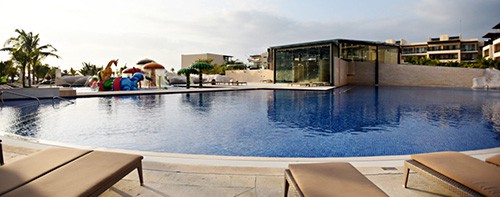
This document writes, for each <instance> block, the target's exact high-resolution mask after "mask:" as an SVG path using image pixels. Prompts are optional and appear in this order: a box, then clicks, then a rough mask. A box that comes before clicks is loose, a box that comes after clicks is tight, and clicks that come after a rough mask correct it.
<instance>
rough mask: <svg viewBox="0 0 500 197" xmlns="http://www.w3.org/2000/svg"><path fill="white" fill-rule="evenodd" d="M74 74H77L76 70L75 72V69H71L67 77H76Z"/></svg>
mask: <svg viewBox="0 0 500 197" xmlns="http://www.w3.org/2000/svg"><path fill="white" fill-rule="evenodd" d="M76 74H77V73H76V70H75V69H73V67H71V68H70V69H69V75H71V76H76Z"/></svg>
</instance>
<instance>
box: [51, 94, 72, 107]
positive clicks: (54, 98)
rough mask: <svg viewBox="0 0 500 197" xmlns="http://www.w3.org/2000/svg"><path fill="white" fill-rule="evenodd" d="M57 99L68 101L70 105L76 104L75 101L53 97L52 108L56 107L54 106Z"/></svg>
mask: <svg viewBox="0 0 500 197" xmlns="http://www.w3.org/2000/svg"><path fill="white" fill-rule="evenodd" d="M56 99H59V100H63V101H68V102H69V103H71V104H75V102H74V101H71V100H68V99H65V98H63V97H60V96H54V97H52V106H54V104H55V100H56Z"/></svg>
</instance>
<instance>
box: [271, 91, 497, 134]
mask: <svg viewBox="0 0 500 197" xmlns="http://www.w3.org/2000/svg"><path fill="white" fill-rule="evenodd" d="M381 88H383V91H382V90H380V88H378V87H363V86H356V87H342V88H338V89H335V90H333V91H329V92H326V93H318V92H315V93H312V94H311V92H307V91H274V92H273V96H272V97H271V98H270V99H269V101H268V103H269V105H268V106H269V108H268V117H269V120H270V121H273V122H276V123H279V124H284V125H286V126H288V127H291V128H304V129H305V131H307V132H309V133H308V134H309V135H329V134H332V133H339V132H351V133H357V132H370V131H390V129H388V128H391V127H399V126H400V122H401V119H402V118H418V119H423V120H425V121H427V122H428V123H430V124H432V125H434V126H437V127H452V128H459V127H462V126H464V125H467V124H469V123H470V122H474V123H480V122H482V121H485V122H487V123H489V124H491V126H492V127H493V130H494V131H497V132H499V125H500V120H499V119H500V115H498V114H500V99H499V100H496V99H494V98H493V99H484V98H485V96H487V95H485V94H488V92H478V93H476V94H463V92H462V90H455V89H445V90H443V89H436V88H414V89H419V90H418V94H414V93H415V92H416V91H415V90H412V88H408V87H404V88H403V87H381ZM415 124H418V122H415ZM415 126H418V125H415Z"/></svg>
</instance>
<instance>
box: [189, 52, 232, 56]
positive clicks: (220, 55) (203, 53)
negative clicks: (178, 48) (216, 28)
mask: <svg viewBox="0 0 500 197" xmlns="http://www.w3.org/2000/svg"><path fill="white" fill-rule="evenodd" d="M183 55H218V56H224V57H233V56H232V55H222V54H215V53H194V54H181V56H183Z"/></svg>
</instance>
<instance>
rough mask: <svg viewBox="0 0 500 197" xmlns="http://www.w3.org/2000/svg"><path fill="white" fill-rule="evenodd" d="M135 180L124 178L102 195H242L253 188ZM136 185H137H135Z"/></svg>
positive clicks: (173, 196)
mask: <svg viewBox="0 0 500 197" xmlns="http://www.w3.org/2000/svg"><path fill="white" fill-rule="evenodd" d="M133 182H134V181H128V180H122V181H120V182H118V183H117V184H115V185H114V186H113V187H112V188H111V189H109V190H108V191H106V192H105V193H103V194H102V195H101V196H102V197H115V196H117V197H118V196H169V197H170V196H171V197H175V196H181V197H184V196H221V197H224V196H228V197H230V196H231V197H232V196H241V194H243V193H245V192H247V191H249V190H253V188H245V187H216V186H193V185H171V184H163V183H146V184H145V185H144V186H142V187H141V186H138V185H137V183H133ZM134 185H136V186H134Z"/></svg>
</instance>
